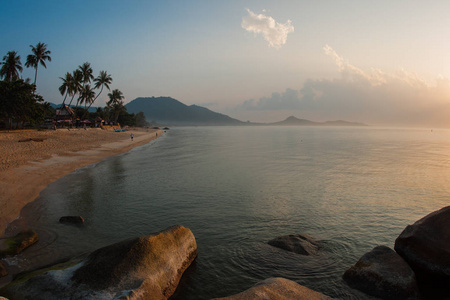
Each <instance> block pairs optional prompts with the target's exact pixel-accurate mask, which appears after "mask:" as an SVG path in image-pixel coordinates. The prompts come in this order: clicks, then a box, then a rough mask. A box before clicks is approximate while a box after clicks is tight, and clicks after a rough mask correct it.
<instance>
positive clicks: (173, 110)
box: [125, 97, 246, 126]
mask: <svg viewBox="0 0 450 300" xmlns="http://www.w3.org/2000/svg"><path fill="white" fill-rule="evenodd" d="M125 107H126V108H127V111H128V112H129V113H138V112H141V111H142V112H144V115H145V118H146V119H147V121H155V122H157V123H161V124H166V125H177V126H192V125H210V126H211V125H219V126H226V125H246V123H245V122H242V121H239V120H236V119H233V118H230V117H229V116H226V115H223V114H219V113H216V112H213V111H211V110H209V109H207V108H204V107H201V106H197V105H190V106H188V105H186V104H183V103H181V102H180V101H178V100H175V99H173V98H170V97H157V98H155V97H151V98H136V99H134V100H133V101H131V102H130V103H128V104H126V105H125Z"/></svg>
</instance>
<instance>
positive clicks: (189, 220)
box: [11, 126, 450, 299]
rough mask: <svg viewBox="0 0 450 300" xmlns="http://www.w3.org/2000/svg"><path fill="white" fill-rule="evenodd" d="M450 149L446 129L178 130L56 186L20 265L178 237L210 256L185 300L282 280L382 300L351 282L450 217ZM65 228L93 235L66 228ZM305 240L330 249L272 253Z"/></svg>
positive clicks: (26, 215) (45, 196)
mask: <svg viewBox="0 0 450 300" xmlns="http://www.w3.org/2000/svg"><path fill="white" fill-rule="evenodd" d="M449 150H450V130H446V129H437V130H436V129H435V130H433V131H431V130H430V129H410V128H387V127H386V128H381V127H371V126H370V127H307V126H305V127H265V126H262V127H180V128H174V129H171V130H168V131H167V132H166V134H164V135H163V136H162V137H160V138H158V139H157V140H154V141H152V142H150V143H148V144H146V145H143V146H140V147H137V148H134V149H133V150H131V151H130V152H128V153H124V154H121V155H117V156H114V157H110V158H107V159H105V160H103V161H101V162H99V163H97V164H95V165H91V166H88V167H86V168H82V169H79V170H77V171H75V172H74V173H72V174H69V175H67V176H65V177H63V178H61V179H59V180H57V181H56V182H54V183H52V184H50V185H49V186H48V187H47V188H46V189H44V190H43V191H42V192H41V195H40V197H39V198H38V199H36V200H35V201H34V202H32V203H30V204H28V205H27V206H26V207H25V208H24V209H23V211H22V214H21V219H20V220H19V221H20V222H26V223H27V225H28V226H29V227H30V228H33V229H35V230H36V232H37V233H38V234H39V235H40V236H42V237H44V240H47V241H48V242H47V243H43V244H40V245H36V247H33V248H30V249H29V252H28V251H27V252H28V253H24V255H23V256H21V257H16V258H14V260H15V261H14V262H11V263H14V264H17V265H23V266H26V265H37V264H39V263H40V262H42V264H45V262H50V261H52V260H55V259H63V258H67V257H71V256H75V255H81V254H83V253H87V252H90V251H93V250H95V249H97V248H100V247H103V246H106V245H108V244H111V243H114V242H118V241H121V240H123V239H126V238H131V237H136V236H139V235H147V234H150V233H152V232H156V231H160V230H163V229H165V228H167V227H170V226H172V225H177V224H179V225H183V226H185V227H187V228H189V229H191V230H192V232H193V233H194V236H195V237H196V240H197V244H198V257H197V259H196V260H195V262H194V263H193V265H192V266H191V267H190V268H189V269H188V270H187V271H186V273H185V274H184V275H183V278H182V281H181V283H180V286H179V288H178V290H177V292H176V294H175V295H174V297H173V299H210V298H214V297H224V296H229V295H232V294H235V293H238V292H241V291H243V290H245V289H248V288H250V287H251V286H253V285H254V284H255V283H257V282H259V281H261V280H264V279H266V278H269V277H284V278H287V279H290V280H293V281H295V282H297V283H299V284H301V285H304V286H306V287H308V288H311V289H314V290H316V291H318V292H321V293H323V294H325V295H328V296H330V297H334V298H344V299H360V298H361V297H364V298H369V299H370V297H369V296H367V295H365V294H362V293H361V292H358V291H356V290H353V289H351V288H350V287H348V286H347V285H346V283H345V282H344V281H343V280H342V274H343V273H344V272H345V270H347V269H348V268H349V267H350V266H352V265H353V264H355V263H356V261H357V260H358V259H359V258H360V257H361V256H362V255H363V254H364V253H366V252H368V251H370V250H372V249H373V248H374V247H375V246H378V245H386V246H388V247H390V248H393V245H394V241H395V239H396V237H397V236H398V235H399V234H400V233H401V232H402V231H403V229H404V228H405V227H406V226H407V225H409V224H412V223H414V222H415V221H416V220H418V219H420V218H422V217H423V216H425V215H427V214H428V213H430V212H432V211H435V210H437V209H440V208H442V207H444V206H447V205H448V199H449V196H450V185H449V184H448V183H449V179H450V168H449V165H450V151H449ZM63 215H80V216H82V217H83V218H85V220H86V223H85V226H83V227H71V226H65V225H62V224H59V223H58V220H59V218H60V217H61V216H63ZM12 226H14V223H13V224H12ZM299 233H300V234H305V233H306V234H309V235H311V236H313V237H314V238H315V239H316V240H318V241H319V242H320V245H321V246H320V249H319V252H318V254H317V255H313V256H302V255H298V254H294V253H290V252H287V251H284V250H281V249H278V248H274V247H272V246H270V245H268V244H267V242H268V241H269V240H271V239H273V238H275V237H277V236H281V235H287V234H299Z"/></svg>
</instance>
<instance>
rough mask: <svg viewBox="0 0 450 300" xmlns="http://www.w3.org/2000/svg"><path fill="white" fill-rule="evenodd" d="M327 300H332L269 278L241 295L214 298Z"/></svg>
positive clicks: (222, 299) (288, 281) (221, 299)
mask: <svg viewBox="0 0 450 300" xmlns="http://www.w3.org/2000/svg"><path fill="white" fill-rule="evenodd" d="M219 299H220V300H249V299H253V300H258V299H261V300H263V299H264V300H265V299H271V300H288V299H296V300H328V299H332V298H330V297H328V296H325V295H323V294H321V293H319V292H316V291H313V290H311V289H309V288H307V287H304V286H301V285H300V284H298V283H296V282H294V281H291V280H288V279H284V278H269V279H266V280H264V281H261V282H259V283H257V284H256V285H255V286H253V287H252V288H250V289H248V290H246V291H243V292H242V293H239V294H236V295H233V296H229V297H225V298H216V299H215V300H219Z"/></svg>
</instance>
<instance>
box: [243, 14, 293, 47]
mask: <svg viewBox="0 0 450 300" xmlns="http://www.w3.org/2000/svg"><path fill="white" fill-rule="evenodd" d="M247 12H248V16H245V17H244V18H242V23H241V26H242V28H244V29H245V30H247V31H249V32H253V33H255V34H261V35H262V36H263V37H264V39H265V40H266V41H267V42H268V43H269V46H270V47H273V48H276V49H279V48H280V47H281V46H282V45H284V44H286V40H287V36H288V34H289V33H291V32H294V26H292V24H291V23H292V22H291V20H287V22H286V23H285V24H282V23H278V22H277V21H275V20H274V19H273V18H272V17H270V16H266V15H264V14H258V15H257V14H255V13H254V12H252V11H251V10H249V9H247Z"/></svg>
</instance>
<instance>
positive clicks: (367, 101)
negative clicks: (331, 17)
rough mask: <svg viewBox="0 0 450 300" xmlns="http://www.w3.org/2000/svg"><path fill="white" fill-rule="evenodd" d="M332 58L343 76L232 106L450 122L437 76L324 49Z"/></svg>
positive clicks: (319, 116)
mask: <svg viewBox="0 0 450 300" xmlns="http://www.w3.org/2000/svg"><path fill="white" fill-rule="evenodd" d="M323 50H324V52H325V54H326V55H328V56H330V57H331V58H333V60H334V62H335V63H336V66H337V67H338V69H339V71H340V74H341V76H340V77H338V78H334V79H308V80H306V81H305V82H304V83H303V84H302V87H301V88H300V89H299V90H295V89H286V91H285V92H282V93H272V95H271V96H269V97H262V98H260V99H258V100H253V99H252V100H247V101H245V102H244V103H243V104H242V105H240V106H238V107H236V110H235V111H248V112H251V113H252V114H253V115H255V114H256V113H257V112H258V111H259V112H260V114H261V115H263V116H264V115H265V116H267V115H268V114H269V113H270V112H272V113H274V114H277V115H279V112H282V111H283V112H286V116H289V115H296V116H298V117H303V118H311V119H313V120H333V119H346V120H348V121H359V122H365V123H369V124H388V125H412V126H445V127H450V119H449V118H448V116H449V115H450V101H449V100H448V99H450V80H449V79H448V78H443V77H442V76H441V77H438V78H437V80H436V84H435V85H431V84H428V83H427V82H425V81H424V80H423V79H421V78H420V77H419V76H418V75H417V74H415V73H412V72H408V71H405V70H403V69H400V70H397V71H396V72H393V73H386V72H383V71H381V70H378V69H374V68H372V69H370V70H368V71H365V70H363V69H361V68H358V67H356V66H354V65H352V64H350V63H349V62H348V61H346V60H345V59H344V58H343V57H341V56H339V55H338V54H337V53H336V51H334V50H333V49H332V48H331V47H330V46H328V45H327V46H325V47H324V48H323Z"/></svg>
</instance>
